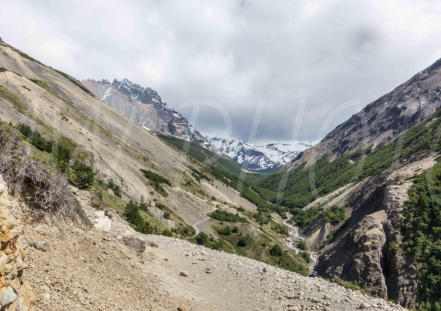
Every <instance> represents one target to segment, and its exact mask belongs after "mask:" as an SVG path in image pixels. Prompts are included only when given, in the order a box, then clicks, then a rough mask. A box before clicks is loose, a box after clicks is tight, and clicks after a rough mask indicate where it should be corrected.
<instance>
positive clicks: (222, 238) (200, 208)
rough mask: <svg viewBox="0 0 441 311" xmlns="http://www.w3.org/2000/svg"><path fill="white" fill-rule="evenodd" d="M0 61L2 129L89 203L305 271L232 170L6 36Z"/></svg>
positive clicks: (145, 228)
mask: <svg viewBox="0 0 441 311" xmlns="http://www.w3.org/2000/svg"><path fill="white" fill-rule="evenodd" d="M0 67H1V69H0V108H1V110H0V119H1V120H2V121H4V122H10V123H11V124H12V125H13V127H15V129H11V133H15V134H14V135H12V136H11V137H16V138H15V139H16V140H17V141H19V140H23V143H24V144H25V145H26V146H28V148H30V149H31V151H32V153H33V154H34V156H35V157H36V158H37V159H39V160H41V161H42V162H43V163H44V164H45V165H47V166H48V167H49V168H50V170H53V171H57V172H59V173H62V174H63V175H64V176H66V178H67V179H68V180H69V182H70V183H71V184H72V185H74V186H76V187H78V188H80V189H86V190H88V191H89V192H90V193H92V194H93V197H94V204H95V205H96V206H97V207H99V208H102V209H106V210H113V211H117V212H118V213H119V214H120V215H121V216H124V217H125V218H126V219H127V220H128V221H129V222H130V223H131V224H132V225H133V227H134V228H135V229H136V230H138V231H140V232H144V233H155V234H163V235H167V236H176V237H180V238H183V239H187V240H190V241H192V242H195V243H198V244H201V245H205V246H207V247H211V248H215V249H222V250H225V251H227V252H231V253H238V254H241V255H244V256H248V257H251V258H254V259H257V260H261V261H264V262H267V263H270V264H274V265H279V266H281V267H284V268H286V269H290V270H295V271H298V272H301V273H303V274H307V273H308V270H307V268H306V264H307V263H306V260H305V259H304V258H302V257H301V256H299V255H297V254H295V253H294V252H292V251H290V250H289V249H286V251H287V252H284V253H283V254H282V255H281V256H273V255H271V254H270V250H271V249H272V248H273V247H276V245H277V247H281V246H282V243H281V240H283V238H284V236H285V235H284V234H285V229H284V227H283V225H282V224H280V223H277V222H275V221H273V220H272V219H270V218H268V217H266V218H265V223H263V221H262V219H261V214H260V213H259V212H257V207H256V206H255V204H267V202H266V201H264V200H262V199H261V198H260V197H259V196H258V195H257V194H256V193H255V192H254V190H252V189H251V188H250V187H246V188H244V187H242V185H243V183H241V182H240V180H239V179H238V178H237V177H236V180H235V182H233V181H232V179H231V178H228V177H225V176H223V177H221V176H220V175H218V174H217V172H218V171H217V170H212V169H207V166H206V163H203V162H202V161H198V160H195V159H194V158H192V157H190V156H188V155H187V154H186V152H184V151H183V150H182V149H180V148H176V146H173V145H172V144H170V143H164V142H163V141H162V140H160V139H159V138H158V137H157V136H156V135H154V134H152V133H150V131H148V130H146V129H145V128H143V127H141V126H140V125H138V124H136V123H135V122H133V121H131V120H129V119H128V118H126V117H124V116H123V115H121V114H119V113H118V112H117V111H115V110H114V109H113V108H112V107H110V106H109V105H107V104H105V103H103V102H102V101H100V100H99V99H98V98H96V97H95V96H94V95H92V94H91V93H90V92H89V90H88V89H87V88H85V87H84V86H83V85H82V84H81V83H80V82H78V81H76V80H75V79H74V78H72V77H69V76H68V75H66V74H64V73H62V72H59V71H56V70H54V69H52V68H50V67H47V66H45V65H43V64H41V63H39V62H38V61H36V60H34V59H32V58H31V57H29V56H28V55H26V54H24V53H22V52H20V51H18V50H16V49H14V48H13V47H11V46H9V45H7V44H1V45H0ZM143 92H144V93H142V94H144V95H145V94H147V93H148V94H150V95H151V94H153V93H152V92H150V91H148V90H144V91H143ZM145 96H147V95H145ZM152 96H153V95H152ZM158 101H159V100H158ZM2 124H3V123H2ZM187 143H188V142H187ZM189 144H190V145H192V144H193V143H189ZM195 145H196V146H198V147H199V148H200V149H201V150H206V149H204V148H202V147H200V146H199V145H197V144H195ZM184 149H185V148H184ZM206 151H207V152H210V151H208V150H206ZM204 152H205V151H204ZM223 160H224V161H230V162H231V163H234V162H233V161H231V160H227V159H223ZM230 162H229V163H230ZM236 165H237V164H236ZM236 169H238V172H239V175H240V172H241V169H240V167H239V166H238V165H237V167H236ZM227 171H229V168H228V169H225V172H227ZM236 176H237V175H236ZM236 189H238V190H236ZM250 200H251V201H252V202H253V203H252V202H251V201H250ZM259 200H260V201H259ZM254 203H255V204H254ZM263 224H264V225H263ZM281 232H282V233H281Z"/></svg>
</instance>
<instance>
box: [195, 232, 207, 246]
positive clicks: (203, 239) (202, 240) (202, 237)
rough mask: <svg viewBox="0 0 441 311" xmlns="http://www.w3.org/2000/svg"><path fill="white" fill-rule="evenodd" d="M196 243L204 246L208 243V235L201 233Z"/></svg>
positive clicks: (197, 236)
mask: <svg viewBox="0 0 441 311" xmlns="http://www.w3.org/2000/svg"><path fill="white" fill-rule="evenodd" d="M195 239H196V243H198V244H199V245H204V244H205V243H207V242H208V235H207V234H206V233H204V232H199V233H198V234H197V235H196V237H195Z"/></svg>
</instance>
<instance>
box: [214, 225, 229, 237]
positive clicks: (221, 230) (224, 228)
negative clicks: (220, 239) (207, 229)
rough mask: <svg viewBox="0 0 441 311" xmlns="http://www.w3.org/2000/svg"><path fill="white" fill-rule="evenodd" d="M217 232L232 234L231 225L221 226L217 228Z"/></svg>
mask: <svg viewBox="0 0 441 311" xmlns="http://www.w3.org/2000/svg"><path fill="white" fill-rule="evenodd" d="M216 231H217V233H219V234H221V235H230V234H231V229H230V227H229V226H225V227H219V228H217V229H216Z"/></svg>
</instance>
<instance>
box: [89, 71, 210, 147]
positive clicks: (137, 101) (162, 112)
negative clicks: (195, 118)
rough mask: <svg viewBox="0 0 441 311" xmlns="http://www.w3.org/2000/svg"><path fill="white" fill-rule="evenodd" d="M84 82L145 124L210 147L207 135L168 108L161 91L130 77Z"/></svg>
mask: <svg viewBox="0 0 441 311" xmlns="http://www.w3.org/2000/svg"><path fill="white" fill-rule="evenodd" d="M82 83H83V84H84V85H85V86H86V87H87V88H88V89H89V90H90V91H91V92H92V93H93V94H95V96H96V97H98V98H99V99H101V100H102V101H103V102H105V103H107V104H108V105H109V106H111V107H112V108H114V109H115V110H116V111H118V112H120V113H121V114H123V115H125V116H126V117H128V118H129V119H131V120H133V121H135V122H136V123H138V124H140V125H141V126H142V127H144V128H146V129H149V130H155V131H160V132H162V133H166V134H170V135H174V136H176V137H179V138H182V139H184V140H188V141H191V142H195V143H197V144H200V145H203V146H206V147H208V143H207V141H206V139H205V138H204V137H203V136H202V135H201V134H200V133H199V132H198V131H196V130H195V129H194V128H193V127H192V126H191V124H189V123H188V120H187V119H186V118H185V117H184V116H182V115H181V114H180V113H178V112H177V111H175V110H173V109H171V108H168V107H167V105H166V103H164V102H163V101H162V99H161V97H160V96H159V94H158V93H157V92H155V91H154V90H152V89H151V88H148V87H147V88H143V87H141V86H140V85H138V84H136V83H133V82H131V81H129V80H127V79H123V80H122V81H118V80H116V79H115V80H113V82H112V83H110V82H109V81H108V80H101V81H95V80H91V79H89V80H84V81H82Z"/></svg>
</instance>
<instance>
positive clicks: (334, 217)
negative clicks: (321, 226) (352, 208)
mask: <svg viewBox="0 0 441 311" xmlns="http://www.w3.org/2000/svg"><path fill="white" fill-rule="evenodd" d="M323 216H324V218H325V220H326V222H328V223H330V224H333V225H337V224H339V223H341V222H342V221H344V220H345V219H346V217H347V215H346V209H345V208H344V207H341V206H337V205H333V206H331V207H330V208H328V209H326V210H325V211H323Z"/></svg>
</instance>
